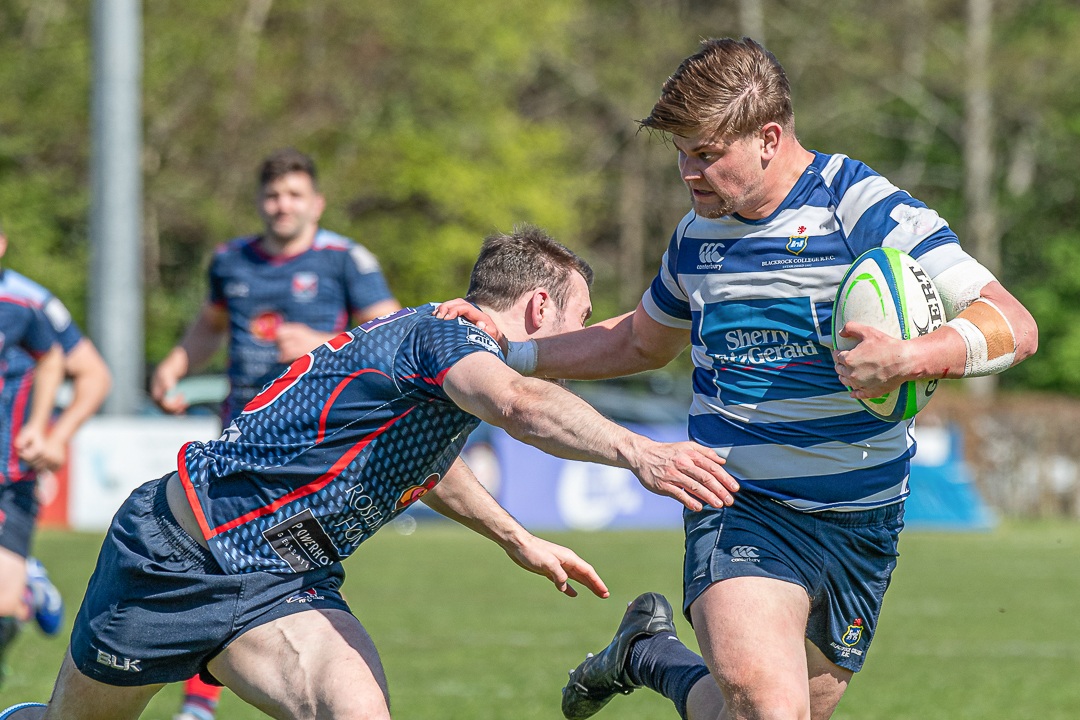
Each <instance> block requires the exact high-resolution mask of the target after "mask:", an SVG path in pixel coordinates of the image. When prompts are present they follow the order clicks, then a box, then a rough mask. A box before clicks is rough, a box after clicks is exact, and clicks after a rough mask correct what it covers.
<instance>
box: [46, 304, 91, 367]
mask: <svg viewBox="0 0 1080 720" xmlns="http://www.w3.org/2000/svg"><path fill="white" fill-rule="evenodd" d="M41 312H42V313H43V314H44V315H45V319H46V320H48V321H49V325H50V326H51V327H52V329H53V332H55V333H56V337H57V340H58V341H59V343H60V347H61V348H63V350H64V354H65V355H66V354H67V353H69V352H71V350H72V348H74V347H75V346H76V345H78V344H79V341H80V340H82V338H83V335H82V332H81V331H80V330H79V326H78V325H76V324H75V321H74V320H72V319H71V313H70V312H68V309H67V308H66V307H65V306H64V303H62V302H60V298H58V297H56V296H54V295H50V296H49V298H48V299H47V300H46V301H45V304H44V305H42V306H41Z"/></svg>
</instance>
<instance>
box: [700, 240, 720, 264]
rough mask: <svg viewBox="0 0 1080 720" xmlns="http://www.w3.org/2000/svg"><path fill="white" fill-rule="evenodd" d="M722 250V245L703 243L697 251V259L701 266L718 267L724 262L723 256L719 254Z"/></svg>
mask: <svg viewBox="0 0 1080 720" xmlns="http://www.w3.org/2000/svg"><path fill="white" fill-rule="evenodd" d="M723 249H724V244H723V243H705V244H704V245H702V246H701V249H700V250H698V259H699V260H700V261H701V263H702V264H703V265H718V264H720V263H721V262H723V261H724V256H723V255H721V254H720V251H721V250H723Z"/></svg>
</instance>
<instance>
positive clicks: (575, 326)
mask: <svg viewBox="0 0 1080 720" xmlns="http://www.w3.org/2000/svg"><path fill="white" fill-rule="evenodd" d="M590 316H592V297H591V296H590V295H589V283H587V282H585V278H584V277H582V275H581V273H579V272H576V271H575V272H572V273H570V294H569V296H568V297H567V299H566V307H564V308H563V309H562V312H560V313H558V314H557V315H556V319H555V322H554V323H551V324H550V325H547V326H545V327H541V328H540V330H539V331H538V332H537V333H536V335H535V336H534V337H544V336H546V335H558V334H559V333H567V332H573V331H574V330H580V329H581V328H583V327H585V323H586V321H588V319H589V317H590Z"/></svg>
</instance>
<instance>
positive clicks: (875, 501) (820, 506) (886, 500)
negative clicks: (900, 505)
mask: <svg viewBox="0 0 1080 720" xmlns="http://www.w3.org/2000/svg"><path fill="white" fill-rule="evenodd" d="M907 494H908V476H906V475H905V476H904V479H903V480H901V481H900V482H898V483H897V484H895V485H893V486H892V487H890V488H886V489H884V490H882V491H881V492H877V493H874V494H873V495H868V496H866V497H864V498H863V499H862V500H859V501H858V502H854V503H852V502H844V503H832V504H826V503H819V502H814V501H813V500H788V501H786V504H787V505H790V506H791V507H793V508H795V509H796V510H803V511H805V512H813V511H814V510H839V511H844V510H866V509H868V508H874V507H880V506H882V505H890V504H892V503H895V502H898V501H899V499H900V498H903V497H906V496H907Z"/></svg>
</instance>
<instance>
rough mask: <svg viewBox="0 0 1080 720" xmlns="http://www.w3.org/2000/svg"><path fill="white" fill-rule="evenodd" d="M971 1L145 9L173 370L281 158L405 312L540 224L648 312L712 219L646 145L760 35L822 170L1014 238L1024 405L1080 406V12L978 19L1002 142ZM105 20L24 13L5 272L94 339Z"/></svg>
mask: <svg viewBox="0 0 1080 720" xmlns="http://www.w3.org/2000/svg"><path fill="white" fill-rule="evenodd" d="M969 2H972V3H974V2H975V0H900V1H896V0H891V1H889V2H886V1H885V0H859V1H858V2H856V0H832V1H830V2H826V1H825V0H804V1H800V2H791V1H790V0H787V1H782V0H722V1H720V2H717V1H715V0H711V1H709V2H705V1H704V0H552V1H551V2H545V3H533V2H525V1H524V0H457V1H456V2H447V1H446V0H409V1H408V2H400V3H381V2H376V1H375V0H233V1H231V2H220V1H218V0H213V1H211V0H186V1H185V2H177V1H176V0H157V1H156V2H153V3H147V4H146V5H145V8H144V13H145V15H144V23H145V80H144V82H145V99H144V112H145V116H146V117H145V142H146V147H145V152H144V158H143V159H144V170H145V175H146V201H145V228H146V283H147V291H148V298H147V301H148V305H147V342H148V348H147V358H148V361H151V362H153V361H156V360H157V359H159V358H160V357H161V356H162V355H163V353H164V352H166V351H167V349H168V348H169V347H171V345H172V344H173V342H174V341H175V340H176V338H177V336H178V335H179V333H180V332H181V331H182V328H183V324H184V323H185V322H186V321H187V320H188V319H189V318H190V317H192V316H193V314H194V312H195V309H196V307H197V305H198V303H199V302H200V301H201V299H202V297H203V295H204V293H205V272H204V270H205V265H206V262H207V260H208V258H209V254H210V252H211V251H212V248H213V247H214V246H215V245H216V244H218V243H220V242H222V241H224V240H226V239H228V238H230V237H232V236H235V235H238V234H243V233H247V232H251V231H253V230H255V229H257V228H258V221H257V218H256V216H255V212H254V206H253V196H254V193H255V178H254V174H255V169H256V166H257V164H258V162H259V160H260V159H261V158H262V157H263V156H264V155H265V154H266V153H268V152H269V151H271V150H273V149H275V148H277V147H279V146H283V145H294V146H296V147H298V148H300V149H302V150H304V151H306V152H309V153H311V154H312V155H314V156H315V158H316V160H317V161H318V162H319V165H320V170H321V174H322V177H321V182H322V186H323V190H324V192H325V193H326V194H327V197H328V200H329V209H328V212H327V214H326V217H325V224H326V225H327V226H328V227H330V228H332V229H334V230H336V231H339V232H342V233H344V234H347V235H351V236H353V237H356V238H357V239H359V240H360V241H361V242H363V243H364V244H366V245H367V246H368V247H370V248H371V249H372V250H373V251H374V252H376V254H378V255H379V257H380V258H381V260H382V261H383V264H384V266H385V268H386V271H387V274H388V276H389V279H390V281H391V284H392V286H393V288H394V290H395V292H396V293H397V294H398V296H399V297H400V298H401V300H402V301H403V302H405V303H410V304H411V303H419V302H423V301H427V300H432V299H441V298H444V297H448V296H451V295H454V294H459V293H461V292H463V291H464V289H465V286H466V281H467V277H468V272H469V270H470V267H471V261H472V259H473V258H474V257H475V253H476V250H477V247H478V245H479V242H480V240H481V238H482V237H483V236H484V235H486V234H488V233H489V232H491V231H493V230H495V229H507V228H509V227H510V226H511V225H512V224H513V223H515V222H520V221H529V222H533V223H537V224H539V225H542V226H544V227H546V228H547V229H548V230H550V231H551V232H552V233H553V234H554V235H555V236H556V237H558V238H560V239H562V240H564V241H565V242H566V243H567V244H568V245H570V246H572V247H574V248H576V249H578V250H580V251H582V252H584V253H585V255H586V256H587V257H588V258H589V260H590V261H591V262H592V263H593V264H594V266H595V267H596V269H597V283H596V291H595V293H594V296H595V301H596V305H597V314H598V315H600V316H603V315H606V314H609V313H614V312H617V311H622V310H629V309H632V308H633V306H634V305H635V304H636V302H637V299H638V298H639V297H640V294H641V292H642V291H643V290H644V287H645V285H646V284H647V283H648V282H649V281H650V279H651V277H652V275H653V273H655V270H656V267H657V263H658V261H659V256H660V253H661V252H662V251H663V248H664V247H665V245H666V243H667V240H668V238H669V236H670V233H671V231H672V229H673V228H674V226H675V223H676V222H677V221H678V218H679V217H681V216H682V215H683V214H684V213H685V212H686V210H687V209H688V202H687V198H686V192H685V190H684V188H683V187H682V185H681V183H680V182H679V179H678V175H677V170H676V157H675V152H674V150H673V149H672V147H671V146H670V144H669V143H667V142H665V140H664V138H662V137H659V136H652V135H649V134H648V133H639V132H638V130H637V125H636V123H635V120H636V119H639V118H641V117H644V116H645V115H647V114H648V112H649V110H650V108H651V107H652V103H653V101H654V100H655V98H656V95H657V93H658V91H659V88H660V85H661V84H662V82H663V80H664V79H665V77H666V76H667V75H668V74H669V73H670V72H671V71H672V70H674V68H675V67H676V65H677V64H678V62H679V60H681V59H682V58H683V57H685V56H686V55H688V54H689V53H691V52H693V51H694V49H695V48H696V45H697V41H698V40H699V39H700V38H701V37H705V36H722V35H739V34H741V32H742V31H743V28H744V27H758V28H760V32H761V33H763V34H764V36H765V38H766V45H767V46H768V47H769V48H770V49H771V50H773V52H774V53H775V54H776V55H777V57H778V58H779V59H780V61H781V62H782V63H783V64H784V65H785V67H786V68H787V70H788V74H789V76H790V78H791V82H792V86H793V90H794V95H795V109H796V127H797V130H798V132H799V135H800V138H801V140H802V141H803V144H804V145H806V146H807V147H812V148H814V149H817V150H821V151H823V152H843V153H845V154H848V155H851V156H853V157H857V158H859V159H861V160H864V161H866V162H867V163H869V164H870V165H871V166H872V167H874V168H875V169H877V170H878V171H880V172H882V173H883V174H885V175H886V176H888V177H889V178H890V179H892V180H894V181H895V182H896V183H897V184H899V185H901V186H902V187H904V188H905V189H908V190H910V191H911V192H912V194H914V195H915V196H916V197H919V198H920V199H922V200H924V201H926V202H927V203H928V204H930V205H931V206H932V207H934V208H935V209H937V210H938V211H939V212H941V214H942V215H943V216H944V217H945V218H946V219H948V220H949V221H950V223H951V224H952V225H953V227H954V228H956V229H957V231H958V232H959V233H960V235H961V239H962V240H963V241H965V242H967V243H968V245H969V247H972V245H971V243H970V241H969V238H974V237H976V236H979V237H989V238H990V239H991V240H998V241H1000V248H1001V265H1000V267H1001V276H1002V280H1003V281H1004V282H1005V283H1006V284H1007V285H1008V286H1009V287H1010V288H1011V289H1014V290H1015V291H1016V292H1017V294H1018V295H1019V296H1020V297H1021V299H1022V300H1023V301H1024V302H1025V303H1026V304H1027V305H1028V306H1029V307H1030V308H1031V309H1032V311H1033V312H1034V314H1035V315H1036V318H1037V319H1038V320H1039V323H1040V327H1041V329H1042V340H1043V342H1042V348H1041V351H1040V353H1039V354H1038V355H1036V356H1035V357H1034V358H1032V360H1030V361H1028V362H1027V363H1025V364H1024V365H1022V366H1021V367H1020V368H1018V369H1017V370H1015V371H1013V372H1011V373H1009V374H1008V375H1007V376H1005V381H1006V383H1009V384H1014V385H1015V384H1021V385H1025V386H1027V387H1034V388H1045V389H1054V390H1064V391H1068V392H1073V393H1077V392H1080V269H1078V268H1077V265H1076V264H1075V263H1073V262H1072V258H1073V256H1074V255H1075V251H1074V248H1076V247H1078V244H1080V226H1078V222H1077V211H1076V206H1077V203H1076V198H1075V196H1076V192H1077V184H1078V176H1077V173H1076V171H1075V167H1076V166H1077V162H1076V161H1077V160H1080V157H1078V156H1080V93H1078V92H1077V91H1076V90H1075V88H1074V82H1075V81H1074V78H1075V77H1077V75H1078V73H1080V8H1078V7H1077V6H1076V4H1075V3H1073V2H1070V1H1069V0H995V1H994V2H993V4H992V5H989V0H980V2H982V3H984V4H987V6H988V7H989V8H990V9H991V12H992V15H991V18H992V23H991V25H990V32H991V33H992V34H991V36H990V38H991V42H990V45H989V53H988V57H987V58H986V62H985V64H984V67H985V68H986V75H985V77H986V82H985V84H984V85H982V86H981V87H983V88H984V90H983V91H982V92H983V95H982V96H981V97H983V98H985V100H986V105H985V107H988V108H989V113H990V114H989V118H990V119H989V121H984V120H980V119H978V118H979V116H978V115H977V114H975V113H974V112H973V108H975V107H976V105H973V98H974V97H976V89H977V88H976V86H973V85H972V84H971V82H970V81H971V79H972V77H973V76H972V74H971V67H972V65H971V62H972V61H971V59H970V58H971V54H970V52H969V51H968V50H967V48H968V47H969V39H970V38H971V33H970V27H971V16H970V15H969ZM87 5H88V4H87V3H85V2H75V1H74V0H0V89H2V90H3V96H2V101H0V218H2V219H3V221H4V226H5V229H6V230H7V231H8V234H9V236H10V238H11V241H12V248H11V251H10V254H9V256H8V257H6V258H5V264H9V265H11V266H12V267H15V268H16V269H19V270H20V271H24V272H26V273H27V274H29V275H31V276H33V277H35V278H37V279H39V280H41V281H43V282H45V283H46V284H48V285H49V286H50V287H52V288H54V289H55V290H56V292H57V293H58V294H59V295H60V296H61V297H62V298H63V299H64V300H65V301H66V302H67V303H68V304H69V306H70V307H72V309H73V311H74V313H75V315H76V317H78V318H79V319H80V320H82V319H83V317H82V316H83V313H84V302H83V296H84V292H85V268H86V254H87V253H86V219H85V218H86V209H87V197H88V195H87V157H88V148H87V137H88V132H87V130H88V111H87V107H88V101H89V62H88V60H89V58H88V52H89V50H88V40H87V37H88V28H89V20H88V7H87ZM984 47H985V46H984ZM973 124H974V125H973ZM980 129H982V130H984V131H985V132H983V134H982V136H981V139H980V137H979V133H978V131H979V130H980ZM974 141H978V142H977V143H974ZM973 143H974V144H977V145H978V147H981V148H982V149H983V152H984V153H985V156H984V158H983V164H982V165H979V166H978V167H982V168H984V171H983V175H982V176H981V180H980V179H978V178H976V177H975V176H974V175H973V171H972V169H971V167H972V166H971V162H972V159H973V155H972V152H973V151H972V147H973ZM975 183H981V184H978V185H977V187H978V188H979V192H974V191H973V189H972V188H973V187H976V184H975ZM965 188H967V191H966V192H965ZM973 193H974V194H973ZM979 203H983V204H982V205H980V204H979ZM976 206H978V207H979V208H983V209H981V210H979V212H978V213H977V214H976V213H973V212H972V211H973V210H975V209H976ZM986 208H989V210H986ZM987 212H989V213H992V217H993V219H994V220H996V222H994V223H993V224H992V229H991V230H989V231H987V230H980V229H979V228H980V227H981V226H980V225H979V222H980V221H981V220H985V219H986V218H987V217H988V215H987ZM987 233H989V234H987Z"/></svg>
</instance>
